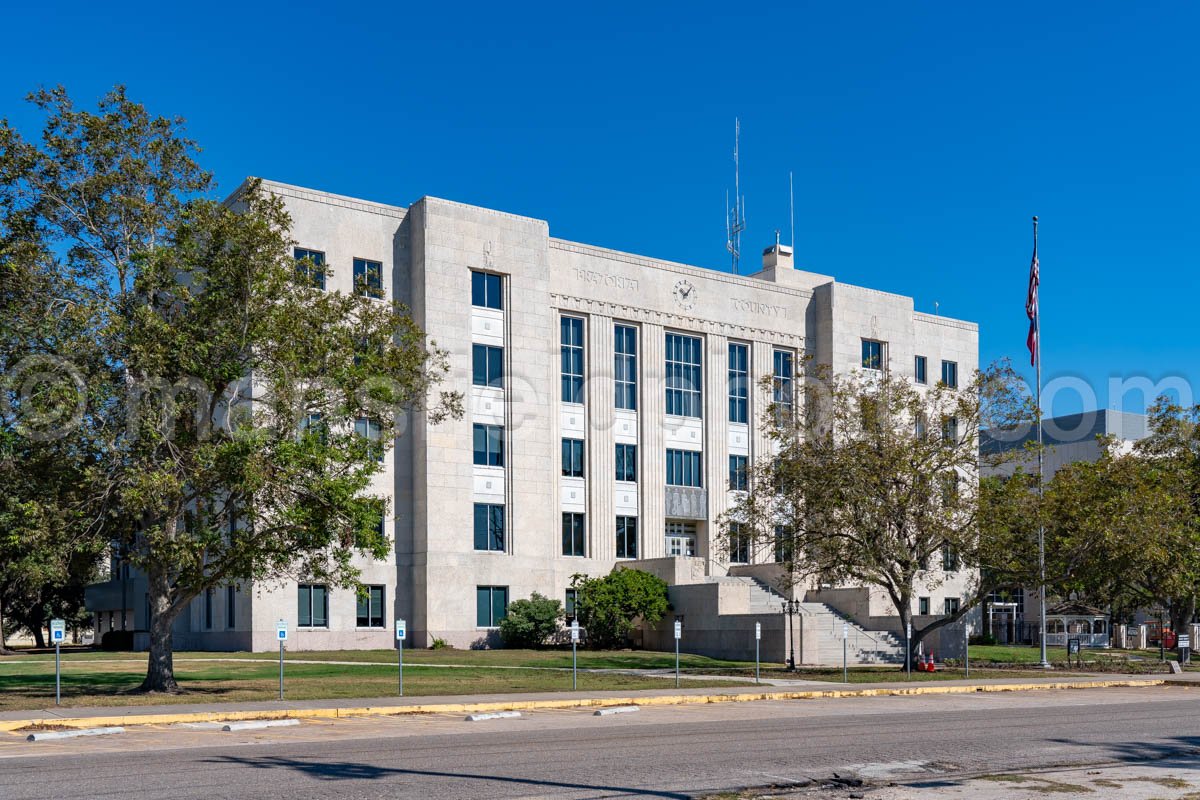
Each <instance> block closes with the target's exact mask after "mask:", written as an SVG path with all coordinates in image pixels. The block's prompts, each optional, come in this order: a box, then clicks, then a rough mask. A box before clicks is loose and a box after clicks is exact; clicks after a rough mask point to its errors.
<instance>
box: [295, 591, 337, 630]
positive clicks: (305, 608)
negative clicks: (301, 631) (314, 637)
mask: <svg viewBox="0 0 1200 800" xmlns="http://www.w3.org/2000/svg"><path fill="white" fill-rule="evenodd" d="M297 589H298V598H299V608H298V616H297V621H296V624H297V626H299V627H301V628H327V627H329V589H328V587H326V586H324V585H322V584H319V583H302V584H300V585H299V587H297Z"/></svg>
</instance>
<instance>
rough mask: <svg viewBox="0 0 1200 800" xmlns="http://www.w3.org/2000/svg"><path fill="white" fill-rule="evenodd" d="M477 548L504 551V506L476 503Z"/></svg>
mask: <svg viewBox="0 0 1200 800" xmlns="http://www.w3.org/2000/svg"><path fill="white" fill-rule="evenodd" d="M475 549H476V550H483V551H489V552H504V506H501V505H494V504H491V503H476V504H475Z"/></svg>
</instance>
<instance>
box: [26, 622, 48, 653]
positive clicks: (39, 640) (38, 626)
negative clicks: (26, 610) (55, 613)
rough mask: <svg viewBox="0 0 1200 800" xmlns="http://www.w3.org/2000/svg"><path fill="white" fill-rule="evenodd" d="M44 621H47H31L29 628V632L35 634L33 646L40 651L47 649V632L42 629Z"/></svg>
mask: <svg viewBox="0 0 1200 800" xmlns="http://www.w3.org/2000/svg"><path fill="white" fill-rule="evenodd" d="M44 621H45V620H40V619H30V620H29V624H28V626H27V627H28V628H29V632H30V633H32V634H33V646H34V647H36V648H38V649H39V650H42V649H45V647H46V632H45V631H44V630H43V629H42V623H43V622H44Z"/></svg>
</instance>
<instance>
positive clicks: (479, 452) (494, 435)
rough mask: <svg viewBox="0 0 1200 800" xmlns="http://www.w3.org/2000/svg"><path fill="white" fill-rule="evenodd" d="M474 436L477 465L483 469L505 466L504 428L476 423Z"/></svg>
mask: <svg viewBox="0 0 1200 800" xmlns="http://www.w3.org/2000/svg"><path fill="white" fill-rule="evenodd" d="M471 428H472V432H473V434H474V447H475V463H476V464H478V465H479V466H481V467H503V466H504V428H502V427H501V426H499V425H484V424H482V423H479V422H476V423H474V424H473V425H472V426H471Z"/></svg>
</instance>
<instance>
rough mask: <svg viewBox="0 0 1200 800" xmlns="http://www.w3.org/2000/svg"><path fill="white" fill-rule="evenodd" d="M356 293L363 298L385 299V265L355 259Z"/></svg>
mask: <svg viewBox="0 0 1200 800" xmlns="http://www.w3.org/2000/svg"><path fill="white" fill-rule="evenodd" d="M354 293H355V294H357V295H361V296H363V297H374V298H375V299H377V300H378V299H381V298H382V297H383V264H381V263H379V262H378V261H369V260H368V259H365V258H356V259H354Z"/></svg>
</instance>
